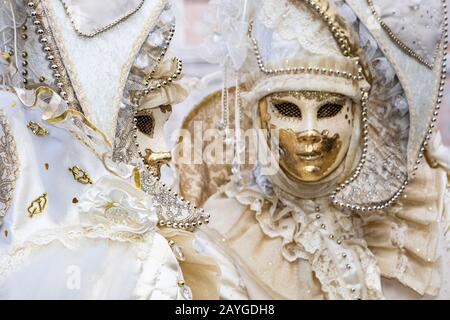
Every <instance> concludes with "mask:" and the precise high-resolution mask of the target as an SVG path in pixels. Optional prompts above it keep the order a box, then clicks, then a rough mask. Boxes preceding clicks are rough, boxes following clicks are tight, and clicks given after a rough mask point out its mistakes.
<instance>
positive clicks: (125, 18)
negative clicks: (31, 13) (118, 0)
mask: <svg viewBox="0 0 450 320" xmlns="http://www.w3.org/2000/svg"><path fill="white" fill-rule="evenodd" d="M144 1H145V0H141V2H140V3H139V5H138V6H137V7H136V8H134V9H133V10H132V11H130V12H129V13H127V14H126V15H125V16H123V17H120V18H118V19H116V20H115V21H113V22H111V23H109V24H107V25H106V26H104V27H102V28H100V29H98V30H96V31H94V32H91V33H84V32H82V31H80V30H78V28H77V27H75V22H74V21H73V19H72V17H71V15H70V14H69V9H68V8H67V6H66V3H65V1H61V2H62V3H63V6H64V10H65V11H66V14H67V16H68V17H69V19H70V23H71V24H72V26H73V28H74V30H75V31H76V32H77V33H78V34H79V35H80V36H83V37H86V38H93V37H95V36H96V35H99V34H100V33H103V32H105V31H107V30H109V29H111V28H112V27H114V26H115V25H116V24H119V23H121V22H123V21H125V20H127V19H128V18H129V17H131V16H132V15H133V14H135V13H136V12H138V11H139V10H140V9H141V8H142V6H143V5H144Z"/></svg>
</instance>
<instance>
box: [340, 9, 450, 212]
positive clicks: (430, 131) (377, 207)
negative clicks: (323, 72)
mask: <svg viewBox="0 0 450 320" xmlns="http://www.w3.org/2000/svg"><path fill="white" fill-rule="evenodd" d="M442 8H443V14H444V30H443V40H444V47H443V55H444V57H443V62H442V66H441V81H440V83H439V92H438V97H437V99H436V104H435V107H434V112H433V115H432V118H431V121H430V124H429V126H428V130H427V132H426V134H425V137H424V139H423V142H422V146H421V148H420V151H419V154H418V156H417V160H416V163H415V165H414V167H413V172H412V173H411V177H408V178H406V180H405V181H404V182H403V184H402V186H401V187H400V189H399V190H398V191H397V192H396V193H395V194H394V196H393V197H392V198H391V199H389V200H388V201H386V202H385V203H384V204H381V205H374V206H355V205H350V204H348V203H343V202H338V201H336V200H335V197H336V193H337V192H339V191H341V190H342V189H344V188H345V187H346V186H347V185H348V184H349V183H350V182H351V181H353V180H354V179H355V175H353V176H352V177H351V178H350V179H349V180H347V181H345V182H344V183H343V184H341V186H340V187H339V188H337V189H336V190H335V191H334V192H333V193H332V195H331V199H332V200H333V203H334V204H335V205H336V206H339V207H341V208H348V209H352V210H358V211H363V212H365V211H376V210H383V209H385V208H388V207H390V206H392V205H393V204H394V203H395V202H396V201H397V199H398V198H399V197H400V196H401V195H402V193H403V192H404V191H405V189H406V186H407V185H408V183H409V182H410V181H411V180H412V179H413V178H414V177H415V176H416V172H417V170H418V169H419V165H420V163H421V161H422V159H423V157H424V152H425V150H426V148H427V147H428V143H429V140H430V139H431V137H432V134H433V130H434V128H435V127H436V121H437V116H438V114H439V110H440V108H441V103H442V97H443V96H444V88H445V79H446V78H447V75H446V72H447V47H448V17H447V3H446V0H442ZM363 118H364V117H363ZM364 132H365V129H364ZM364 139H365V137H364ZM365 149H366V151H367V146H366V144H365ZM363 160H364V161H365V157H364V159H363V158H362V157H361V161H363ZM360 164H361V162H360ZM358 166H359V165H358ZM357 172H358V170H357V171H356V172H355V174H356V173H357ZM358 175H359V172H358V174H357V175H356V176H358Z"/></svg>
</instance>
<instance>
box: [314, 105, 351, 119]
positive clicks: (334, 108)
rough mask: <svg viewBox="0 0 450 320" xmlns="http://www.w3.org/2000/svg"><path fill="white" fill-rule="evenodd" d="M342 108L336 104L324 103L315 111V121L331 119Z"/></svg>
mask: <svg viewBox="0 0 450 320" xmlns="http://www.w3.org/2000/svg"><path fill="white" fill-rule="evenodd" d="M342 109H344V106H343V105H341V104H337V103H326V104H324V105H323V106H321V107H320V108H319V110H317V119H326V118H333V117H335V116H337V115H338V114H339V113H340V112H341V111H342Z"/></svg>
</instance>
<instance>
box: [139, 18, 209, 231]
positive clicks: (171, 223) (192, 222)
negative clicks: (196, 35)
mask: <svg viewBox="0 0 450 320" xmlns="http://www.w3.org/2000/svg"><path fill="white" fill-rule="evenodd" d="M174 32H175V25H172V27H171V29H170V32H169V35H168V37H167V38H166V39H165V41H164V44H163V47H162V48H161V49H162V51H161V54H160V56H159V57H158V58H157V59H156V60H157V65H156V66H155V67H154V69H153V71H152V72H151V74H150V75H149V77H148V79H147V82H146V83H145V89H144V90H142V91H137V92H136V93H135V95H134V97H133V103H134V104H135V111H134V118H133V122H134V123H133V139H134V144H135V146H136V148H137V150H138V155H139V158H140V159H141V161H142V163H144V165H145V168H146V169H147V170H148V172H149V174H150V175H151V176H152V179H154V180H156V182H158V183H160V186H161V187H162V188H161V189H164V190H161V191H162V192H169V193H171V192H172V190H171V189H170V188H166V186H165V184H164V183H161V182H159V181H160V178H159V177H158V175H157V173H156V172H155V171H154V168H153V167H152V166H150V165H149V164H147V163H146V161H145V158H144V155H143V154H142V151H141V150H140V145H139V141H138V130H139V128H138V126H137V122H138V119H137V116H138V111H137V108H138V106H139V103H140V99H141V98H142V97H143V96H145V95H148V94H149V93H150V92H154V91H155V90H159V89H161V88H163V87H165V86H168V85H170V84H171V83H172V82H173V81H174V80H176V79H177V78H179V76H180V75H181V72H182V70H183V63H182V61H181V59H179V58H175V59H176V62H177V66H176V70H175V71H174V73H173V74H172V75H171V76H170V77H168V78H166V79H164V80H160V81H159V82H157V83H156V84H152V85H150V82H149V81H151V80H152V74H153V73H154V70H156V68H157V66H158V64H159V63H160V62H161V61H162V59H163V58H164V56H165V54H166V52H167V49H168V46H169V45H170V42H171V40H172V38H173V35H174ZM161 191H160V192H161ZM173 197H175V198H176V199H175V200H174V202H178V203H181V206H183V207H187V208H188V210H189V211H190V214H189V216H190V217H194V218H193V219H192V218H189V221H176V220H175V219H173V218H169V219H164V218H162V217H160V218H159V221H158V224H159V226H166V227H169V228H175V229H183V230H188V231H193V230H195V229H196V228H197V227H199V226H201V225H203V224H208V223H209V218H210V215H209V214H208V213H205V212H204V210H203V209H198V208H197V206H195V205H192V204H191V203H190V202H189V201H185V200H184V198H183V197H179V196H178V194H177V193H172V195H171V196H169V198H171V199H172V198H173ZM165 205H169V203H165ZM172 205H176V204H175V203H173V204H172Z"/></svg>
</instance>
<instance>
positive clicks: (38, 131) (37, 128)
mask: <svg viewBox="0 0 450 320" xmlns="http://www.w3.org/2000/svg"><path fill="white" fill-rule="evenodd" d="M27 128H29V129H30V130H31V132H33V134H35V135H37V136H38V137H45V136H46V135H48V131H47V129H45V128H44V127H43V126H41V125H40V124H39V123H37V122H34V121H30V122H28V124H27Z"/></svg>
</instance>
